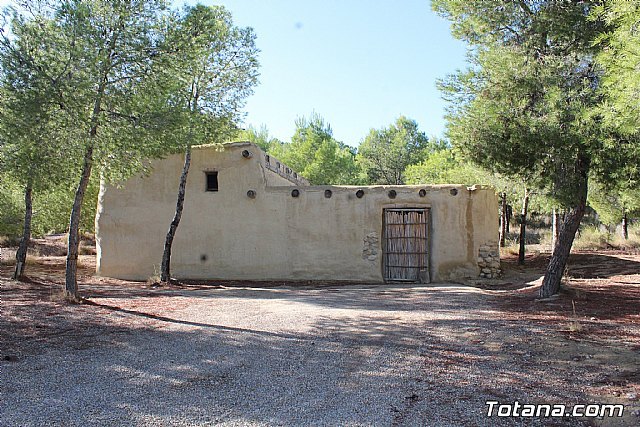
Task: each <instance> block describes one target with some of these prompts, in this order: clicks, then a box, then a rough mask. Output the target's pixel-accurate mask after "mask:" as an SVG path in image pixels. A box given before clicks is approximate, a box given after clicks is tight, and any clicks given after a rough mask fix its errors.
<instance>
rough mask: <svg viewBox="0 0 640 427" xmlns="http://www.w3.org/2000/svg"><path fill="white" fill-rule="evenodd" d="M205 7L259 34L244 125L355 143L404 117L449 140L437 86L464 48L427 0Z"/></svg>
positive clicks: (273, 1)
mask: <svg viewBox="0 0 640 427" xmlns="http://www.w3.org/2000/svg"><path fill="white" fill-rule="evenodd" d="M200 2H201V3H203V4H221V5H223V6H225V7H226V8H227V9H229V10H230V11H231V12H232V14H233V17H234V20H235V23H236V25H239V26H251V27H253V28H254V29H255V32H256V35H257V44H258V47H259V48H260V50H261V53H260V63H261V68H260V74H261V76H260V83H259V85H258V86H257V87H256V89H255V93H254V94H253V95H252V96H251V97H250V98H249V99H248V102H247V105H246V108H245V111H246V117H245V121H244V124H245V125H253V126H256V127H259V126H260V125H265V126H266V127H267V128H268V129H269V132H270V134H271V135H272V136H274V137H277V138H279V139H281V140H284V141H288V140H289V139H290V138H291V136H292V135H293V132H294V130H295V120H296V118H297V117H299V116H309V115H310V114H311V113H312V112H316V113H318V114H319V115H321V116H322V117H323V118H324V119H325V120H326V121H327V122H328V123H330V124H331V127H332V128H333V132H334V136H335V137H336V138H337V139H338V140H340V141H343V142H345V143H347V144H349V145H353V146H357V145H358V144H359V143H360V141H361V140H362V139H363V138H364V137H365V136H366V135H367V133H368V132H369V129H371V128H381V127H384V126H388V125H389V124H391V123H392V122H393V121H394V120H395V119H396V118H397V117H398V116H400V115H405V116H407V117H410V118H412V119H415V120H416V121H417V122H418V124H419V125H420V129H421V130H423V131H424V132H426V133H427V135H435V136H441V135H442V134H443V132H444V126H445V123H444V118H443V115H444V102H443V101H442V99H441V97H440V93H439V92H438V90H437V89H436V87H435V84H436V80H437V79H438V78H442V77H445V76H446V75H447V74H449V73H452V72H454V71H455V70H456V69H457V68H464V67H465V54H466V48H465V45H464V44H463V43H462V42H460V41H457V40H454V39H453V38H452V37H451V35H450V32H449V24H448V22H447V21H445V20H444V19H442V18H440V17H438V16H436V15H435V14H434V13H433V12H432V11H431V5H430V2H429V0H202V1H200ZM7 3H8V0H0V6H4V5H6V4H7ZM184 3H185V1H176V0H174V1H173V4H174V6H176V7H178V6H180V5H182V4H184ZM186 3H189V4H195V3H196V1H187V2H186Z"/></svg>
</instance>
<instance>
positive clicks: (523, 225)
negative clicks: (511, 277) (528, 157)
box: [518, 188, 529, 265]
mask: <svg viewBox="0 0 640 427" xmlns="http://www.w3.org/2000/svg"><path fill="white" fill-rule="evenodd" d="M528 210H529V189H527V188H525V189H524V199H523V200H522V212H521V213H520V238H519V242H520V249H519V251H518V264H520V265H522V264H524V252H525V240H526V237H527V212H528Z"/></svg>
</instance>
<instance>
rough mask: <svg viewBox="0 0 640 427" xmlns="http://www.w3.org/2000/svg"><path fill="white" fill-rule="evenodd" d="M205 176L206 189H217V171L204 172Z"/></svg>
mask: <svg viewBox="0 0 640 427" xmlns="http://www.w3.org/2000/svg"><path fill="white" fill-rule="evenodd" d="M205 175H206V176H207V191H218V172H205Z"/></svg>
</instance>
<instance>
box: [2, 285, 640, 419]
mask: <svg viewBox="0 0 640 427" xmlns="http://www.w3.org/2000/svg"><path fill="white" fill-rule="evenodd" d="M84 295H85V296H87V297H88V299H89V300H90V301H91V302H92V303H94V304H97V306H96V305H81V306H71V307H70V308H69V309H68V310H67V311H64V312H59V311H54V312H52V313H50V315H51V316H53V319H54V320H53V321H52V322H54V323H55V324H58V325H60V324H66V325H67V326H66V327H65V328H62V327H61V328H60V330H59V331H58V332H56V333H52V334H49V335H47V336H46V338H42V339H39V340H36V341H33V342H26V343H25V347H24V348H23V349H22V350H20V351H18V350H16V354H17V355H18V356H17V357H15V358H12V359H11V360H2V361H0V425H1V426H121V425H123V426H127V425H139V426H196V425H198V426H199V425H221V426H241V425H242V426H244V425H251V426H261V425H269V426H272V425H286V426H291V425H293V426H297V425H313V426H337V425H340V426H356V425H367V426H396V425H398V426H399V425H408V426H413V425H429V426H450V425H462V426H484V425H486V426H494V425H583V423H584V425H589V424H586V423H585V422H584V421H581V420H577V419H559V420H555V419H520V418H502V419H497V418H495V417H493V418H487V417H486V416H485V415H486V411H487V406H486V404H485V402H486V401H487V400H497V401H500V402H501V403H507V402H513V401H514V400H519V401H520V402H521V403H536V402H550V403H563V404H567V405H573V404H576V403H583V404H588V403H592V402H594V401H596V402H600V401H602V394H601V393H600V394H599V395H596V392H597V391H598V390H599V389H598V387H599V384H603V382H602V381H604V380H605V379H607V378H608V379H611V378H612V377H611V375H613V374H614V373H616V372H617V373H620V374H623V373H625V372H637V371H635V369H637V365H636V366H631V367H630V366H629V360H636V361H637V359H634V357H635V358H637V357H638V350H637V349H627V348H624V347H620V348H617V349H604V348H600V347H598V346H597V345H594V344H592V343H588V342H583V343H581V342H574V341H570V340H567V339H565V337H564V335H562V334H560V333H558V332H557V331H553V330H550V328H547V327H544V326H542V325H536V324H534V323H531V322H524V321H518V320H508V319H506V320H505V319H503V317H501V314H502V313H500V312H498V311H497V309H496V308H495V305H494V304H493V302H492V301H493V300H492V298H493V296H492V294H491V293H490V292H487V291H483V290H479V289H475V288H469V287H461V286H453V285H452V286H439V287H429V286H355V285H354V286H346V287H340V288H336V287H326V288H320V289H317V288H316V289H313V288H302V289H301V288H296V289H292V288H284V287H281V288H268V289H246V288H204V287H196V288H194V289H184V290H175V289H173V290H158V291H157V292H155V293H154V294H153V295H145V294H140V295H137V294H131V295H126V293H122V292H121V293H115V292H114V293H113V294H112V295H109V294H108V293H106V294H105V293H104V292H103V293H96V294H94V295H91V291H90V290H88V291H85V292H84ZM65 322H66V323H65ZM9 350H11V349H9ZM3 354H7V352H6V351H5V352H4V353H3ZM576 357H579V359H576ZM576 360H579V361H580V363H577V362H576ZM603 366H606V368H603ZM623 397H624V396H623ZM611 401H615V402H618V401H619V400H616V399H614V398H613V397H612V399H611ZM625 403H626V404H627V405H631V406H628V408H627V409H628V410H629V411H630V410H633V409H634V408H635V409H638V408H637V404H638V402H635V403H633V402H625ZM632 405H636V406H632ZM629 420H631V421H630V422H631V424H627V422H629ZM637 420H638V418H631V419H629V418H625V420H623V421H619V420H618V421H617V420H612V419H608V420H607V419H605V420H595V421H591V422H595V423H596V424H600V425H634V424H632V423H634V422H636V421H637ZM616 423H617V424H616Z"/></svg>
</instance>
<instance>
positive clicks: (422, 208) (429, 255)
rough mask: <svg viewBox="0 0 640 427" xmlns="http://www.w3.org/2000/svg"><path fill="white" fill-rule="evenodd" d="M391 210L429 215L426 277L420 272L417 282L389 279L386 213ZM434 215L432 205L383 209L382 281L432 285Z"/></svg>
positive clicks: (391, 206) (393, 206)
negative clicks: (420, 212) (419, 212)
mask: <svg viewBox="0 0 640 427" xmlns="http://www.w3.org/2000/svg"><path fill="white" fill-rule="evenodd" d="M388 210H390V211H394V210H396V211H422V212H424V213H425V214H426V215H427V218H426V224H425V225H426V230H425V231H426V239H427V242H426V254H425V255H426V257H425V262H426V264H427V265H426V269H425V270H426V276H422V277H421V275H420V271H419V272H418V278H417V279H416V280H411V279H391V278H388V277H387V276H388V274H387V264H388V258H387V256H388V249H387V242H388V240H387V239H388V238H387V224H386V212H387V211H388ZM432 215H433V210H432V209H431V205H430V204H404V203H403V204H389V205H385V206H383V207H382V215H381V216H382V218H381V219H382V221H381V223H382V224H381V225H382V232H381V236H382V248H381V249H382V257H381V265H380V268H381V272H382V279H383V281H384V282H385V283H393V282H404V283H430V282H431V278H432V275H433V271H432V267H431V266H432V265H433V262H432V252H433V251H432V241H433V232H432V223H433V220H432Z"/></svg>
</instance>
